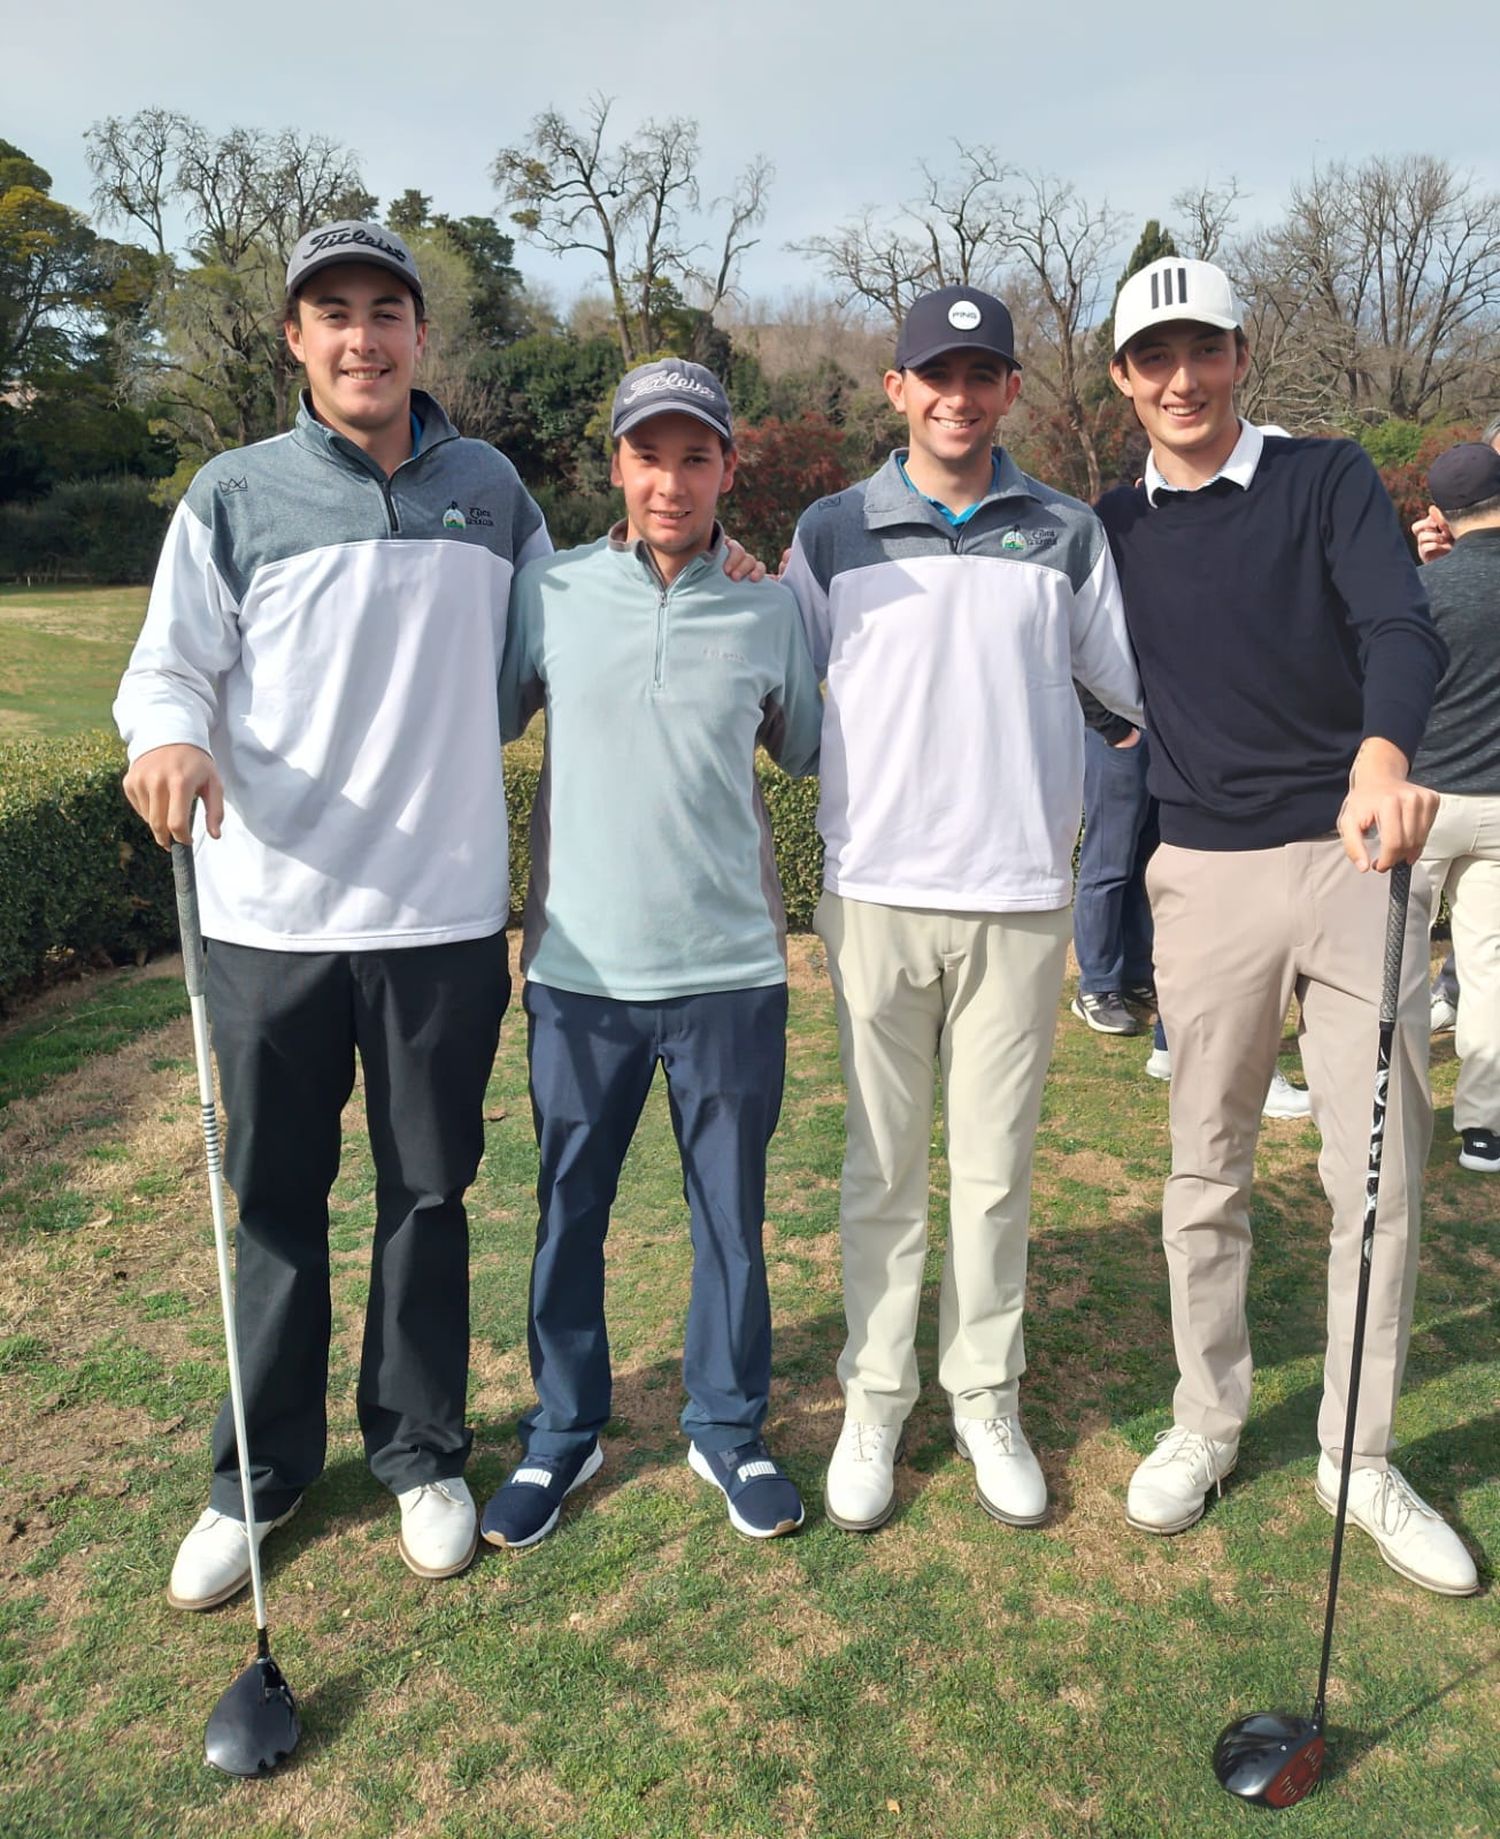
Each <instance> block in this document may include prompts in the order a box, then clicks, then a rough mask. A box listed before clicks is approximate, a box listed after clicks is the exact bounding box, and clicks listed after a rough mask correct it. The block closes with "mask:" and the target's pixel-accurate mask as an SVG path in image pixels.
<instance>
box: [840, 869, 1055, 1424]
mask: <svg viewBox="0 0 1500 1839" xmlns="http://www.w3.org/2000/svg"><path fill="white" fill-rule="evenodd" d="M813 929H814V930H815V931H816V933H817V935H818V937H819V938H820V939H821V940H822V941H823V943H824V945H825V946H826V948H827V951H828V967H829V974H830V976H831V978H832V981H833V992H834V999H835V1006H836V1008H837V1012H838V1025H839V1050H840V1055H841V1057H842V1060H843V1067H844V1082H845V1085H846V1086H847V1088H848V1109H847V1113H846V1132H847V1135H846V1146H845V1152H844V1179H843V1193H842V1198H841V1203H840V1209H839V1232H840V1239H841V1243H842V1247H843V1260H844V1312H845V1317H846V1319H847V1322H848V1328H849V1336H848V1340H847V1342H846V1343H845V1346H844V1351H843V1353H842V1354H841V1355H840V1356H839V1363H838V1373H839V1379H840V1381H841V1383H842V1385H843V1387H844V1397H845V1403H846V1407H847V1409H848V1411H849V1412H850V1414H851V1415H852V1416H854V1417H856V1418H859V1419H860V1420H862V1421H863V1422H865V1423H870V1424H899V1423H901V1422H902V1421H903V1420H904V1419H905V1417H906V1415H907V1413H908V1412H909V1411H910V1410H911V1407H912V1405H913V1403H914V1402H915V1400H916V1396H917V1359H916V1350H915V1337H916V1328H917V1308H918V1304H919V1302H920V1300H921V1294H922V1269H923V1263H924V1260H925V1257H926V1252H927V1178H928V1158H929V1153H930V1148H931V1142H932V1107H933V1091H934V1079H933V1065H934V1060H936V1061H937V1063H938V1065H939V1067H940V1068H941V1072H942V1080H943V1117H944V1125H945V1131H946V1137H947V1149H948V1167H949V1173H950V1198H949V1225H948V1244H947V1249H946V1253H945V1255H944V1259H943V1281H942V1289H941V1292H940V1295H939V1301H938V1378H939V1380H940V1382H941V1383H942V1385H943V1387H944V1388H945V1389H946V1391H947V1392H948V1393H949V1394H950V1395H951V1397H952V1399H953V1404H954V1408H955V1409H956V1410H957V1411H958V1412H959V1413H961V1414H962V1415H963V1416H965V1417H1002V1416H1007V1415H1009V1414H1011V1413H1013V1412H1014V1411H1015V1410H1016V1393H1017V1383H1018V1381H1019V1379H1020V1377H1021V1374H1022V1372H1023V1371H1024V1369H1025V1365H1026V1355H1025V1347H1024V1343H1023V1339H1022V1332H1021V1312H1022V1307H1023V1304H1024V1302H1025V1296H1026V1232H1027V1219H1028V1215H1029V1212H1030V1204H1031V1158H1032V1147H1033V1143H1034V1140H1035V1137H1036V1129H1037V1122H1038V1119H1039V1118H1040V1116H1041V1107H1042V1086H1043V1083H1044V1081H1045V1079H1046V1076H1047V1063H1048V1061H1049V1059H1050V1058H1051V1054H1052V1037H1053V1032H1054V1029H1055V1027H1056V1023H1057V1004H1058V998H1059V996H1060V995H1061V992H1062V978H1063V966H1064V961H1065V958H1066V955H1067V944H1068V939H1069V936H1070V933H1071V919H1070V915H1069V913H1068V910H1067V909H1066V908H1061V909H1059V910H1057V911H1055V912H1045V913H1001V914H975V913H944V912H925V911H919V910H917V909H915V908H910V907H882V906H875V905H872V904H871V903H869V902H866V901H857V900H846V899H844V898H842V897H841V896H840V895H837V894H831V893H825V894H824V895H823V898H822V899H821V901H819V903H818V910H817V913H816V915H815V916H814V919H813Z"/></svg>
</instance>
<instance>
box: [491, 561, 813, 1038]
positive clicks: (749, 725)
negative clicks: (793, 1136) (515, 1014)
mask: <svg viewBox="0 0 1500 1839" xmlns="http://www.w3.org/2000/svg"><path fill="white" fill-rule="evenodd" d="M723 562H724V552H723V543H722V538H721V537H720V535H719V534H718V532H717V531H716V532H715V540H714V543H713V545H712V547H711V548H710V549H709V550H708V551H707V552H706V553H705V554H704V555H701V556H698V557H696V558H695V559H694V560H693V561H692V562H690V563H689V564H688V566H687V567H686V568H685V569H684V570H683V571H682V573H681V574H680V575H679V576H678V577H677V579H676V580H675V581H673V582H672V583H671V584H670V585H668V584H667V583H666V582H665V581H664V580H663V579H662V577H661V575H660V573H659V572H658V570H657V568H656V565H655V563H654V561H653V560H652V558H651V555H650V552H649V550H648V549H647V548H646V545H645V544H643V543H634V544H627V543H626V542H625V540H624V526H623V525H617V526H616V528H615V529H614V530H613V531H612V532H611V533H610V535H609V536H608V537H604V538H601V539H600V541H598V542H597V543H592V544H590V545H588V546H587V547H586V548H582V549H571V550H567V551H565V552H564V553H562V554H560V555H555V556H548V557H546V558H545V559H539V561H538V564H537V566H536V567H534V568H526V569H523V570H522V572H521V574H520V575H519V577H518V578H517V582H516V592H515V598H514V600H513V602H512V608H511V626H510V632H509V635H508V638H507V644H506V654H505V659H504V664H503V667H502V670H501V679H500V705H501V727H502V730H503V732H504V734H505V737H506V739H508V740H509V739H513V738H514V737H515V736H516V735H518V734H519V733H520V732H521V730H522V729H523V728H524V727H525V725H526V722H527V721H528V720H529V718H530V716H531V714H532V713H533V712H534V710H536V709H537V708H538V707H540V706H541V705H542V704H543V702H545V705H546V711H547V738H546V749H545V757H544V763H543V769H542V783H541V786H540V789H539V791H538V794H537V799H536V804H535V806H534V808H533V812H532V822H531V885H530V889H529V891H528V894H527V900H526V925H525V937H524V942H523V946H522V955H521V966H522V969H523V971H524V972H525V974H526V975H527V976H528V977H529V978H531V979H532V980H533V981H534V982H537V983H542V984H548V985H551V986H552V987H554V988H557V989H561V990H573V991H577V992H580V993H583V994H587V995H596V996H608V997H612V998H615V999H617V1000H620V1001H627V1002H649V1001H653V1000H659V999H664V998H668V997H673V996H687V995H696V994H700V993H703V992H707V991H711V990H740V989H761V988H765V987H767V986H769V985H772V984H777V983H781V982H783V981H784V980H785V977H786V955H785V933H786V920H785V913H784V910H783V907H782V900H781V887H780V884H779V882H778V880H777V876H776V863H775V856H774V854H773V851H772V847H771V831H770V824H769V822H768V820H767V817H766V811H765V805H764V802H763V800H762V798H761V795H760V787H759V783H758V781H757V780H756V777H755V748H756V743H757V742H760V743H761V744H762V745H764V746H765V748H766V749H767V751H768V752H769V753H770V754H771V756H772V758H773V759H776V760H778V761H779V762H780V764H781V765H782V766H783V767H785V769H786V770H787V771H788V772H791V773H796V774H802V773H807V772H810V771H811V770H812V769H813V767H814V766H815V764H816V761H817V755H818V743H819V736H820V732H821V728H822V716H823V709H822V701H821V699H820V697H819V694H818V686H817V679H816V677H815V675H814V672H813V666H812V659H811V657H810V655H809V652H808V649H807V642H806V639H805V638H804V636H803V632H802V624H801V621H800V619H799V617H798V613H797V604H796V602H795V601H794V600H793V599H792V596H791V595H790V594H789V593H788V592H787V590H786V589H785V588H783V587H781V586H780V585H779V584H778V583H776V582H774V581H762V582H758V583H754V584H751V583H747V582H735V581H731V580H730V579H729V578H728V576H727V575H725V573H724V568H723Z"/></svg>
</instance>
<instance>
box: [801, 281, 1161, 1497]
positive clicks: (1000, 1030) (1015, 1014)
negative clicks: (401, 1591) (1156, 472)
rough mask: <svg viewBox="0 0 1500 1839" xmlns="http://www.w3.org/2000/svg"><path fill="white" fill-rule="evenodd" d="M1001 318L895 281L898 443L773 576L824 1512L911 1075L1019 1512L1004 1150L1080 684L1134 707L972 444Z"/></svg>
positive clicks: (888, 1463) (909, 1324)
mask: <svg viewBox="0 0 1500 1839" xmlns="http://www.w3.org/2000/svg"><path fill="white" fill-rule="evenodd" d="M1020 387H1021V376H1020V367H1019V365H1018V364H1017V362H1016V358H1015V347H1014V333H1013V328H1012V325H1011V317H1010V314H1009V312H1008V311H1007V310H1006V308H1005V306H1004V305H1003V303H1002V302H1000V301H999V300H996V299H995V298H994V297H993V296H992V295H990V294H986V293H981V292H980V291H979V290H978V289H977V288H970V287H946V288H939V289H937V290H935V291H934V292H932V293H930V294H925V295H923V296H922V297H921V298H920V299H919V300H917V301H915V302H914V303H913V305H912V307H911V310H910V312H909V313H908V314H907V317H906V321H905V323H904V325H903V326H902V329H901V334H900V338H899V340H898V342H897V346H896V361H895V364H894V366H893V367H892V369H891V370H889V371H888V372H887V373H886V377H885V388H886V393H887V395H888V396H889V398H890V401H891V405H892V407H893V408H895V409H896V410H897V411H898V412H899V413H900V414H901V415H902V416H904V418H905V420H906V424H907V431H908V439H909V444H908V446H907V447H906V449H905V450H903V451H901V452H898V453H894V454H892V455H891V457H890V459H889V460H888V461H887V463H886V465H885V466H884V467H882V468H881V470H880V471H879V472H878V473H876V475H875V476H874V478H872V479H867V480H865V481H863V482H862V483H861V484H859V485H856V486H854V487H852V488H851V489H850V490H849V491H847V492H840V493H838V494H836V495H835V496H834V497H832V498H825V499H822V500H821V501H820V502H819V503H817V504H815V505H814V506H813V507H812V508H811V509H810V510H809V511H808V512H807V513H806V515H805V516H804V517H803V519H802V521H801V523H800V524H799V525H798V528H797V536H796V540H795V542H794V543H793V545H792V554H791V560H790V562H789V564H788V567H787V573H786V580H787V584H788V585H789V586H790V587H791V589H792V591H793V592H794V593H795V594H796V596H797V599H798V602H799V603H800V605H801V609H802V616H803V620H804V622H805V623H806V627H807V631H808V636H809V638H810V640H811V645H812V652H813V660H814V663H815V664H816V665H817V668H818V670H819V672H820V673H821V674H823V675H824V676H826V678H827V683H828V701H827V710H828V713H827V719H826V722H825V725H824V741H823V760H822V796H821V799H820V802H819V807H818V827H819V829H820V830H821V832H822V835H823V841H824V845H825V855H824V870H823V885H824V893H823V898H822V900H821V901H820V902H819V903H818V912H817V916H816V918H815V920H814V927H815V929H816V931H817V932H818V935H819V937H820V938H822V940H823V942H824V944H825V945H826V946H827V948H828V965H829V973H830V975H831V977H832V979H833V988H834V996H835V1000H836V1006H837V1011H838V1022H839V1046H840V1052H841V1055H842V1058H843V1064H844V1079H845V1083H846V1084H847V1086H848V1088H849V1104H848V1112H847V1145H846V1149H845V1156H844V1178H843V1191H842V1195H841V1198H840V1205H839V1230H840V1238H841V1241H842V1249H843V1268H844V1311H845V1315H846V1317H847V1320H848V1327H849V1336H848V1340H847V1341H846V1343H845V1346H844V1351H843V1353H842V1354H841V1355H840V1357H839V1367H838V1371H839V1379H840V1381H841V1382H842V1384H843V1387H844V1404H845V1417H844V1426H843V1430H842V1431H841V1433H840V1435H839V1439H838V1442H837V1444H836V1446H835V1449H834V1453H833V1459H832V1461H831V1463H830V1464H829V1469H828V1478H827V1483H826V1487H825V1499H826V1503H827V1507H828V1515H829V1518H830V1519H831V1520H833V1521H834V1523H835V1524H836V1525H838V1526H842V1527H844V1528H845V1529H846V1530H848V1531H851V1532H868V1531H871V1530H873V1529H874V1528H875V1527H878V1526H880V1525H882V1524H883V1523H884V1521H885V1520H886V1519H887V1517H888V1516H889V1514H890V1513H891V1510H892V1507H893V1504H894V1498H895V1496H894V1477H893V1464H894V1462H895V1459H896V1456H897V1453H898V1449H899V1444H900V1438H901V1430H902V1426H903V1424H904V1423H905V1420H906V1417H907V1414H908V1413H909V1412H910V1410H911V1408H912V1406H913V1404H914V1403H915V1401H916V1397H917V1361H916V1350H915V1337H916V1326H917V1309H918V1305H919V1303H920V1300H921V1295H922V1282H923V1269H924V1263H925V1259H926V1252H927V1190H928V1167H929V1160H930V1150H931V1140H932V1105H933V1092H934V1067H935V1065H936V1066H940V1067H941V1072H942V1083H943V1121H944V1126H945V1130H946V1135H947V1143H948V1162H949V1168H950V1171H951V1176H952V1184H951V1198H950V1202H949V1207H948V1214H949V1224H948V1246H947V1254H946V1257H945V1258H944V1262H943V1281H942V1294H941V1297H940V1299H939V1305H938V1379H939V1381H940V1383H941V1384H942V1386H943V1389H944V1390H945V1391H946V1392H947V1394H948V1398H949V1401H950V1406H951V1410H952V1413H953V1430H954V1437H955V1441H956V1442H957V1445H958V1448H959V1450H960V1452H961V1453H962V1454H963V1455H964V1456H966V1457H967V1458H968V1459H969V1460H970V1461H971V1462H972V1463H973V1464H974V1470H975V1482H976V1486H977V1490H978V1494H979V1500H980V1503H981V1505H982V1506H983V1507H984V1508H985V1509H986V1510H987V1511H988V1512H989V1513H991V1514H992V1515H993V1516H994V1517H995V1518H996V1519H999V1520H1003V1521H1006V1522H1009V1523H1010V1524H1012V1525H1018V1526H1034V1525H1037V1524H1039V1523H1040V1522H1041V1521H1042V1520H1043V1519H1044V1518H1045V1517H1046V1513H1047V1487H1046V1482H1045V1480H1044V1478H1043V1475H1042V1470H1041V1467H1040V1465H1039V1464H1038V1462H1037V1460H1036V1457H1035V1455H1034V1453H1033V1452H1032V1450H1031V1447H1030V1445H1029V1443H1028V1442H1027V1439H1026V1435H1025V1433H1024V1431H1023V1430H1022V1428H1021V1420H1020V1407H1019V1403H1018V1385H1019V1381H1020V1377H1021V1373H1022V1370H1023V1368H1024V1366H1025V1352H1024V1347H1023V1341H1022V1328H1021V1318H1022V1305H1023V1302H1024V1297H1025V1289H1026V1247H1027V1219H1028V1212H1029V1204H1030V1187H1031V1156H1032V1143H1033V1139H1034V1138H1035V1135H1036V1129H1037V1121H1038V1118H1039V1117H1040V1114H1041V1104H1042V1085H1043V1081H1044V1079H1045V1077H1046V1072H1047V1063H1048V1060H1049V1058H1050V1055H1051V1051H1052V1036H1053V1030H1054V1028H1055V1025H1056V1020H1057V1004H1058V999H1059V996H1060V994H1061V990H1062V977H1063V962H1064V958H1065V955H1066V952H1067V941H1068V935H1069V932H1070V930H1071V927H1070V924H1069V916H1068V903H1069V897H1070V895H1071V893H1072V853H1073V843H1074V839H1075V838H1076V836H1077V834H1078V820H1079V813H1080V808H1081V803H1082V790H1083V717H1082V715H1081V713H1080V711H1079V706H1078V699H1077V697H1076V695H1075V694H1074V690H1073V681H1074V679H1075V678H1076V679H1077V680H1078V682H1079V683H1081V684H1082V685H1083V687H1084V688H1085V689H1088V690H1091V691H1092V692H1093V693H1094V695H1095V696H1097V697H1098V698H1099V700H1100V701H1101V702H1102V703H1103V704H1104V705H1105V706H1106V707H1107V708H1108V709H1111V710H1113V711H1114V712H1115V713H1116V714H1119V715H1123V716H1124V717H1125V718H1126V719H1127V720H1128V721H1130V722H1131V723H1132V725H1139V723H1140V721H1141V710H1140V706H1139V688H1138V685H1137V682H1136V675H1135V666H1134V663H1133V662H1132V659H1131V655H1130V647H1129V644H1128V642H1127V640H1126V637H1125V620H1124V609H1123V607H1122V606H1121V602H1120V591H1119V585H1118V583H1117V581H1116V579H1115V570H1114V564H1113V562H1112V561H1111V560H1110V555H1109V548H1108V545H1107V544H1106V543H1105V540H1104V532H1103V531H1102V529H1101V528H1100V526H1099V522H1098V519H1097V518H1096V517H1095V516H1094V514H1093V512H1092V511H1090V510H1089V509H1088V508H1087V506H1085V505H1082V504H1079V503H1078V502H1077V501H1076V500H1075V499H1072V498H1068V497H1066V496H1065V495H1064V494H1063V493H1061V492H1059V491H1056V490H1054V489H1053V488H1052V487H1050V486H1047V485H1043V484H1042V483H1041V482H1040V481H1038V480H1036V479H1032V478H1029V477H1027V475H1026V474H1024V473H1023V472H1022V471H1021V470H1020V468H1019V467H1018V466H1017V465H1016V463H1015V461H1014V460H1013V459H1012V458H1011V457H1010V455H1009V454H1008V453H1006V452H1005V450H1004V449H1003V448H1002V447H999V446H997V445H996V435H997V432H998V429H999V424H1000V421H1001V419H1002V417H1003V416H1004V415H1006V414H1007V413H1008V412H1009V410H1010V409H1011V407H1012V406H1013V404H1014V403H1015V401H1016V397H1017V394H1018V393H1019V390H1020Z"/></svg>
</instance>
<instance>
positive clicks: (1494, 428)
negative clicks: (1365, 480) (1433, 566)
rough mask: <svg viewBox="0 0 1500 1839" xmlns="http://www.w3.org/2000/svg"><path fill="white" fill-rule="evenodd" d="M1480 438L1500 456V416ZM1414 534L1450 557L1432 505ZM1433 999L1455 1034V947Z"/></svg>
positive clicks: (1448, 539) (1435, 1013)
mask: <svg viewBox="0 0 1500 1839" xmlns="http://www.w3.org/2000/svg"><path fill="white" fill-rule="evenodd" d="M1479 438H1480V441H1481V442H1482V443H1483V444H1484V445H1486V446H1488V447H1492V448H1494V450H1495V451H1496V452H1497V453H1500V415H1496V416H1493V417H1492V418H1491V419H1490V420H1489V421H1488V422H1487V423H1486V424H1485V428H1484V432H1483V433H1482V434H1481V435H1480V437H1479ZM1411 533H1412V535H1413V537H1415V539H1416V544H1417V559H1418V561H1420V562H1435V561H1437V559H1438V557H1439V556H1445V555H1447V553H1448V552H1449V550H1450V549H1452V547H1453V532H1452V530H1451V529H1450V528H1449V526H1448V520H1447V518H1446V517H1444V515H1443V513H1442V511H1441V509H1440V508H1439V507H1438V506H1437V505H1435V504H1433V505H1429V506H1428V507H1427V514H1426V516H1425V517H1419V518H1418V519H1417V521H1416V522H1415V523H1414V524H1413V525H1412V527H1411ZM1434 911H1436V909H1435V908H1434ZM1431 996H1432V1032H1433V1033H1434V1034H1452V1033H1453V1032H1454V1031H1455V1029H1456V1027H1457V1024H1458V1000H1459V988H1458V969H1457V965H1456V962H1455V959H1454V954H1453V951H1452V949H1451V947H1450V949H1449V952H1448V955H1447V957H1446V958H1444V959H1443V962H1442V964H1441V966H1440V967H1439V969H1438V973H1437V975H1436V976H1435V977H1434V978H1433V980H1432V990H1431Z"/></svg>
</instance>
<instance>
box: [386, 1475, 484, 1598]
mask: <svg viewBox="0 0 1500 1839" xmlns="http://www.w3.org/2000/svg"><path fill="white" fill-rule="evenodd" d="M396 1499H397V1501H398V1502H400V1505H401V1542H400V1551H401V1556H402V1558H403V1559H404V1561H405V1563H406V1568H407V1569H408V1570H409V1571H415V1572H416V1574H417V1576H418V1577H457V1576H458V1574H459V1572H460V1571H467V1570H468V1568H469V1566H470V1565H471V1564H472V1563H473V1562H474V1554H475V1553H476V1552H477V1551H478V1550H479V1518H478V1515H477V1514H476V1513H475V1511H474V1496H473V1495H472V1494H470V1492H469V1484H468V1483H467V1482H466V1481H465V1480H464V1478H463V1477H462V1476H461V1475H453V1476H450V1477H448V1478H447V1479H446V1480H444V1481H426V1482H423V1483H421V1485H420V1486H418V1487H415V1488H406V1489H404V1490H403V1491H402V1492H401V1493H400V1494H398V1495H397V1496H396Z"/></svg>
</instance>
